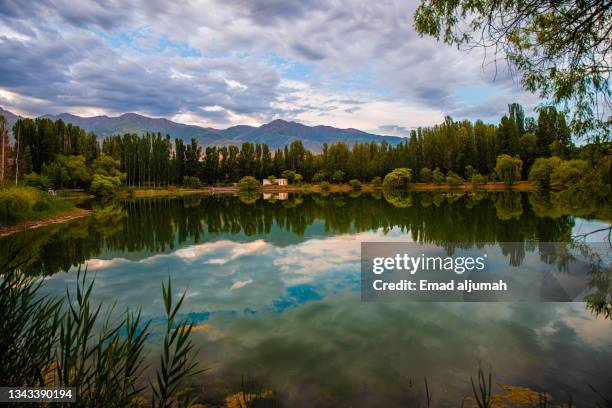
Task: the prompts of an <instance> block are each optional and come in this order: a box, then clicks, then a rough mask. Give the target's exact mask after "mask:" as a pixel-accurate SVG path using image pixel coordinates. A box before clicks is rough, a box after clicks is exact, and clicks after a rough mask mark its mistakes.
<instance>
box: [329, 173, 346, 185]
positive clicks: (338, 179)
mask: <svg viewBox="0 0 612 408" xmlns="http://www.w3.org/2000/svg"><path fill="white" fill-rule="evenodd" d="M345 175H346V173H345V172H343V171H342V170H336V171H334V174H332V181H333V182H334V183H338V184H341V183H342V182H343V181H344V176H345Z"/></svg>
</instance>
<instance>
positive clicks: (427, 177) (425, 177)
mask: <svg viewBox="0 0 612 408" xmlns="http://www.w3.org/2000/svg"><path fill="white" fill-rule="evenodd" d="M419 180H420V181H421V182H422V183H431V181H432V180H433V173H432V172H431V169H430V168H428V167H423V168H422V169H421V171H420V172H419Z"/></svg>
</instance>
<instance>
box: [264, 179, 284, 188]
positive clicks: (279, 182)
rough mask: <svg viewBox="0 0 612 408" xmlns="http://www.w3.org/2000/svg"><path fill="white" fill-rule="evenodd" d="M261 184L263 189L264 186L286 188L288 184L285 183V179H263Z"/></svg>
mask: <svg viewBox="0 0 612 408" xmlns="http://www.w3.org/2000/svg"><path fill="white" fill-rule="evenodd" d="M262 184H263V186H264V187H265V186H286V185H289V182H288V181H287V179H286V178H277V179H274V180H268V179H263V180H262Z"/></svg>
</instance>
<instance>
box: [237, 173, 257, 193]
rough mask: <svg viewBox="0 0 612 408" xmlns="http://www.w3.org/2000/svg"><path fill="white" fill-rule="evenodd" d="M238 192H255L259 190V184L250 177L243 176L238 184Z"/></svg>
mask: <svg viewBox="0 0 612 408" xmlns="http://www.w3.org/2000/svg"><path fill="white" fill-rule="evenodd" d="M238 188H239V189H240V191H256V190H259V189H260V188H261V183H260V182H259V181H258V180H257V179H256V178H255V177H252V176H245V177H243V178H241V179H240V181H239V182H238Z"/></svg>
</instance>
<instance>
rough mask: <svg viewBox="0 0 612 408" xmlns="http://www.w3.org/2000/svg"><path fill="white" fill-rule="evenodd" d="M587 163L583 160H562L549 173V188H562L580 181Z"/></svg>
mask: <svg viewBox="0 0 612 408" xmlns="http://www.w3.org/2000/svg"><path fill="white" fill-rule="evenodd" d="M588 170H589V165H588V163H587V162H586V161H584V160H568V161H562V162H561V163H560V164H559V165H558V166H557V167H556V168H555V169H554V170H553V172H552V174H551V175H550V188H552V189H554V190H564V189H567V188H569V187H571V186H573V185H576V184H578V183H579V182H580V180H581V178H582V177H583V176H584V175H585V174H587V172H588Z"/></svg>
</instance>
